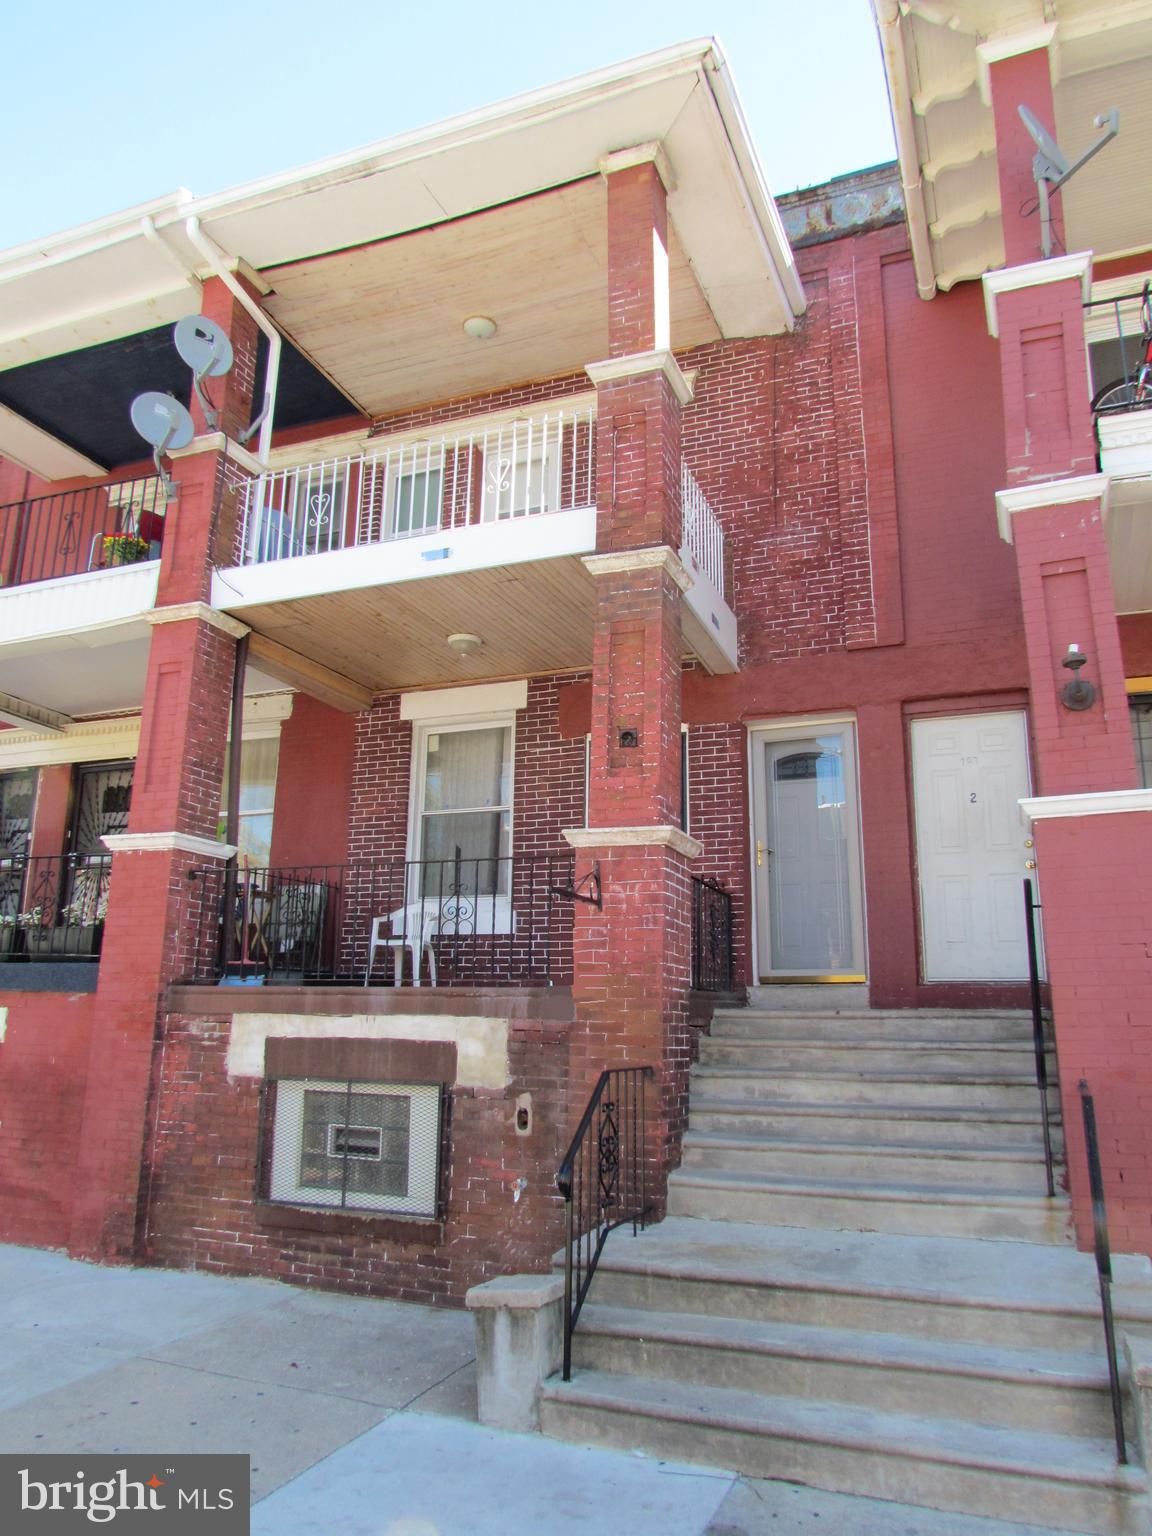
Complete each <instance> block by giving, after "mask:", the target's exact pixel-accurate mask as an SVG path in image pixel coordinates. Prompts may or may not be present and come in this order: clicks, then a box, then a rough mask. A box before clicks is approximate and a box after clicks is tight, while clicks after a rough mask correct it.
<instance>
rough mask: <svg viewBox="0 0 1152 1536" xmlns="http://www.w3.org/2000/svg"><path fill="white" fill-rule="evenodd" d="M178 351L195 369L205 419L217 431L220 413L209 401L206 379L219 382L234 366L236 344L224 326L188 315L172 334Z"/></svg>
mask: <svg viewBox="0 0 1152 1536" xmlns="http://www.w3.org/2000/svg"><path fill="white" fill-rule="evenodd" d="M172 340H173V341H174V342H175V344H176V350H177V352H179V354H180V356H181V357H182V358H183V360H184V361H185V362H186V363H187V364H188V366H189V368H191V370H192V387H193V389H194V390H195V391H196V398H197V399H198V400H199V402H200V404H201V406H202V407H203V408H204V419H205V420H206V421H207V423H208V425H209V426H210V427H211V428H212V429H213V431H215V430H216V428H217V427H218V426H219V425H220V412H219V411H218V410H217V408H216V407H215V406H214V405H213V404H212V401H211V400H210V399H209V398H208V392H207V390H206V389H205V388H204V380H205V379H219V378H222V377H223V376H224V374H226V373H227V372H228V370H229V369H230V368H231V367H232V361H233V359H232V343H231V342H230V341H229V339H228V332H227V331H226V330H225V329H224V327H223V326H222V325H217V324H216V322H215V321H214V320H209V319H208V318H207V316H206V315H185V316H184V318H183V320H178V321H177V322H176V328H175V330H174V331H173V332H172Z"/></svg>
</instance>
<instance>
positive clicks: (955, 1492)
mask: <svg viewBox="0 0 1152 1536" xmlns="http://www.w3.org/2000/svg"><path fill="white" fill-rule="evenodd" d="M1030 1029H1031V1026H1030V1021H1029V1020H1028V1019H1027V1018H1026V1016H1024V1015H1021V1014H1010V1013H1001V1014H980V1015H965V1014H946V1013H943V1012H933V1013H916V1014H893V1015H883V1014H879V1013H876V1012H868V1011H866V1010H863V1009H861V1008H860V1007H858V1006H851V1005H849V1006H846V1007H845V1006H841V1007H839V1008H838V1009H836V1010H832V1009H825V1010H821V1009H819V1008H817V1007H816V1006H815V1004H814V1002H809V1003H808V1004H807V1006H805V1007H804V1008H802V1009H797V1010H795V1011H789V1012H788V1013H784V1012H779V1011H768V1010H766V1009H763V1008H761V1009H759V1010H753V1009H749V1010H745V1011H741V1012H735V1011H733V1012H728V1013H723V1014H718V1015H717V1017H716V1019H715V1020H714V1023H713V1032H712V1037H711V1038H710V1039H708V1040H705V1041H702V1042H701V1055H700V1063H699V1065H698V1067H697V1068H696V1069H695V1070H694V1073H693V1080H692V1095H691V1109H690V1128H689V1131H688V1133H687V1134H686V1136H685V1138H684V1144H683V1165H682V1167H681V1168H680V1169H679V1170H677V1172H676V1173H675V1174H674V1175H673V1176H672V1179H671V1180H670V1183H669V1215H668V1218H667V1219H666V1220H665V1221H664V1222H662V1223H661V1224H660V1225H659V1226H657V1227H654V1228H652V1229H650V1230H649V1231H648V1232H645V1233H643V1234H641V1235H640V1236H639V1237H638V1238H636V1239H631V1238H629V1237H626V1236H624V1235H623V1234H617V1235H614V1236H613V1237H612V1238H611V1239H610V1240H609V1243H608V1245H607V1248H606V1249H605V1251H604V1255H603V1257H602V1259H601V1264H600V1269H599V1271H598V1273H597V1275H596V1278H595V1280H594V1282H593V1287H592V1290H591V1293H590V1296H589V1299H588V1302H587V1305H586V1306H585V1308H584V1311H583V1313H582V1314H581V1318H580V1323H579V1326H578V1328H577V1331H576V1335H575V1339H574V1370H573V1379H572V1381H571V1382H569V1383H564V1382H561V1381H560V1380H559V1379H558V1378H553V1379H552V1380H551V1381H550V1382H548V1383H546V1384H545V1387H544V1392H543V1399H542V1402H541V1423H542V1427H543V1428H544V1430H545V1432H546V1433H549V1434H553V1435H556V1436H558V1437H560V1438H564V1439H569V1440H576V1441H582V1442H584V1443H590V1444H598V1445H616V1446H628V1447H634V1448H639V1449H643V1450H645V1451H647V1452H649V1453H651V1454H653V1455H661V1456H679V1457H683V1458H686V1459H689V1460H695V1461H700V1462H705V1463H712V1464H716V1465H720V1466H724V1467H727V1468H730V1469H734V1470H736V1471H739V1472H742V1473H744V1474H746V1475H749V1476H757V1477H779V1478H785V1479H791V1480H794V1481H797V1482H802V1483H809V1484H812V1485H814V1486H817V1487H821V1488H825V1489H828V1490H830V1491H833V1492H843V1493H855V1494H866V1495H870V1496H872V1497H876V1498H881V1499H896V1500H901V1501H904V1502H907V1503H911V1504H921V1505H924V1506H926V1507H929V1508H936V1509H944V1510H953V1511H959V1512H963V1513H967V1514H972V1515H984V1516H992V1517H996V1518H998V1519H1001V1520H1018V1521H1021V1522H1024V1523H1032V1524H1034V1525H1039V1526H1041V1527H1043V1528H1046V1529H1050V1530H1068V1531H1079V1532H1101V1533H1109V1536H1111V1533H1125V1536H1126V1533H1129V1532H1132V1533H1135V1532H1137V1531H1140V1532H1144V1533H1147V1532H1148V1531H1150V1530H1152V1518H1150V1509H1149V1499H1148V1484H1147V1479H1146V1475H1145V1472H1144V1470H1143V1469H1142V1468H1139V1467H1135V1468H1133V1467H1128V1468H1122V1467H1118V1466H1117V1465H1116V1458H1115V1447H1114V1444H1113V1439H1112V1421H1111V1410H1110V1400H1109V1391H1108V1374H1107V1364H1106V1360H1105V1354H1104V1347H1103V1332H1102V1328H1101V1323H1100V1312H1099V1300H1098V1293H1097V1287H1096V1274H1095V1265H1094V1263H1093V1260H1092V1258H1091V1256H1090V1255H1087V1254H1082V1253H1078V1252H1077V1251H1076V1250H1075V1249H1074V1248H1073V1247H1072V1246H1071V1245H1070V1242H1069V1233H1068V1219H1067V1216H1068V1213H1067V1202H1066V1200H1065V1199H1064V1198H1063V1197H1062V1196H1057V1198H1056V1199H1055V1200H1048V1199H1046V1198H1045V1197H1044V1193H1043V1191H1044V1173H1043V1154H1042V1146H1041V1135H1040V1119H1039V1102H1038V1094H1037V1090H1036V1086H1035V1081H1034V1077H1033V1075H1032V1052H1031V1040H1030ZM857 1045H859V1047H860V1048H859V1050H857V1049H856V1046H857ZM913 1062H914V1063H915V1064H914V1065H913V1064H912V1063H913ZM1051 1097H1052V1105H1051V1108H1052V1110H1053V1111H1055V1108H1056V1104H1055V1094H1054V1093H1053V1094H1052V1096H1051ZM1053 1129H1054V1133H1055V1132H1056V1129H1057V1128H1056V1127H1054V1128H1053ZM1054 1139H1055V1143H1056V1146H1057V1147H1059V1146H1060V1140H1059V1137H1058V1135H1055V1136H1054ZM1115 1268H1116V1286H1115V1289H1114V1304H1115V1308H1116V1313H1117V1326H1118V1328H1120V1329H1122V1330H1127V1331H1133V1332H1144V1333H1147V1334H1149V1335H1150V1336H1152V1265H1150V1264H1149V1262H1148V1261H1147V1260H1145V1259H1137V1258H1132V1257H1125V1256H1120V1257H1118V1258H1117V1259H1116V1260H1115ZM1133 1442H1134V1437H1133ZM1133 1454H1135V1453H1134V1452H1133Z"/></svg>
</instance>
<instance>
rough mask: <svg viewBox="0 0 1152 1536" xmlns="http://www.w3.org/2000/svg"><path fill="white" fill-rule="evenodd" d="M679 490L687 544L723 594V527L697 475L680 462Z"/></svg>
mask: <svg viewBox="0 0 1152 1536" xmlns="http://www.w3.org/2000/svg"><path fill="white" fill-rule="evenodd" d="M680 493H681V502H682V506H683V515H684V532H683V538H684V547H685V549H687V550H688V552H689V553H690V554H691V555H693V556H694V557H695V559H696V563H697V565H699V567H700V569H701V570H702V571H703V572H704V574H705V576H707V577H708V579H709V581H710V582H711V583H712V585H713V586H714V587H715V588H716V590H717V592H719V593H720V596H721V597H724V596H725V595H726V594H725V591H724V530H723V528H721V526H720V522H719V520H718V518H717V516H716V514H715V512H713V510H712V508H711V507H710V506H709V505H708V500H707V497H706V496H705V495H704V492H703V491H702V490H701V489H700V484H699V482H698V481H697V479H696V476H695V475H694V474H693V473H692V471H691V470H690V469H689V468H688V465H687V464H685V463H683V462H681V465H680Z"/></svg>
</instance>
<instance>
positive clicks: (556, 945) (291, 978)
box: [183, 852, 574, 987]
mask: <svg viewBox="0 0 1152 1536" xmlns="http://www.w3.org/2000/svg"><path fill="white" fill-rule="evenodd" d="M573 867H574V855H573V854H571V853H568V852H565V853H557V854H552V855H545V856H543V857H540V858H531V857H521V856H520V855H513V856H510V857H506V858H472V859H468V858H463V857H459V858H451V859H425V860H411V859H393V860H382V861H378V862H377V861H368V860H365V861H362V862H355V863H350V864H323V865H318V864H310V865H297V866H293V867H282V866H265V865H261V866H255V865H250V866H248V867H246V868H241V869H239V870H237V869H228V868H224V867H221V866H219V865H217V866H213V867H208V868H202V869H197V870H195V871H193V875H194V879H193V880H192V881H191V882H190V883H189V886H188V889H187V892H186V912H185V914H184V917H185V921H184V924H183V931H184V933H185V935H186V942H187V944H188V950H187V951H186V956H187V958H186V961H185V970H184V977H185V979H186V980H189V981H192V982H197V983H215V982H217V981H218V980H222V979H226V980H232V981H237V982H241V981H242V982H246V983H249V984H256V985H262V984H264V983H266V982H277V981H279V982H282V983H286V984H293V983H298V982H309V983H316V982H333V983H355V984H357V985H361V986H363V985H367V984H369V983H371V984H376V985H384V984H398V983H401V982H403V981H405V980H406V979H408V978H410V979H411V981H412V982H413V983H414V984H419V983H420V982H422V981H424V980H427V981H428V982H432V981H435V983H436V985H438V986H442V987H443V986H472V987H475V986H509V985H513V986H516V985H519V986H524V985H543V986H554V985H563V984H566V983H568V982H570V980H571V974H572V928H573V909H572V906H571V904H570V903H569V902H568V901H565V900H564V899H563V897H562V896H558V895H557V894H556V891H557V889H558V888H564V887H565V886H569V885H571V882H572V875H573Z"/></svg>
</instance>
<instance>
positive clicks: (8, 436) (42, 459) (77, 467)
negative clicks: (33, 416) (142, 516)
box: [0, 405, 108, 480]
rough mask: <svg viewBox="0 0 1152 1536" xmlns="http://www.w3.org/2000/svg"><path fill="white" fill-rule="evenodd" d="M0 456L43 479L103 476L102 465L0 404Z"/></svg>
mask: <svg viewBox="0 0 1152 1536" xmlns="http://www.w3.org/2000/svg"><path fill="white" fill-rule="evenodd" d="M0 453H2V454H3V456H4V457H5V458H6V459H10V460H11V461H12V463H13V464H19V466H20V468H21V469H26V470H28V471H29V473H30V474H33V475H42V476H43V477H44V479H45V480H63V479H64V478H65V476H67V475H106V474H107V473H108V471H107V470H106V469H105V467H104V465H103V464H97V463H96V461H95V460H94V459H90V458H89V457H88V456H87V454H84V453H79V452H77V450H76V449H75V448H70V447H69V446H68V444H67V443H62V442H61V441H60V439H59V438H58V437H53V436H52V434H51V432H45V431H44V429H43V428H42V427H37V426H34V425H33V423H32V422H30V421H28V420H27V419H26V418H25V417H23V416H21V415H20V414H19V412H18V411H14V410H12V409H11V408H10V407H9V406H7V405H0Z"/></svg>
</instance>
